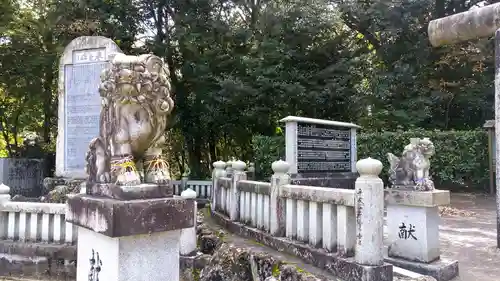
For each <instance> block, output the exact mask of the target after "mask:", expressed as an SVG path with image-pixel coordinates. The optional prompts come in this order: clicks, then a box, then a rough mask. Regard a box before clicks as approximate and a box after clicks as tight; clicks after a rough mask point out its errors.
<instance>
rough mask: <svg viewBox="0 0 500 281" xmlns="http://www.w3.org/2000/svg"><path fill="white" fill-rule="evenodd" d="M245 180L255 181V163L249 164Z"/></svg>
mask: <svg viewBox="0 0 500 281" xmlns="http://www.w3.org/2000/svg"><path fill="white" fill-rule="evenodd" d="M247 179H249V180H255V163H253V162H250V163H249V164H248V169H247Z"/></svg>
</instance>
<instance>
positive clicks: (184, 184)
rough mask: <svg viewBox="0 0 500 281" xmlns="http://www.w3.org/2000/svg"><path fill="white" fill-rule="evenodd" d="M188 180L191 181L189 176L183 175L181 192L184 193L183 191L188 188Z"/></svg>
mask: <svg viewBox="0 0 500 281" xmlns="http://www.w3.org/2000/svg"><path fill="white" fill-rule="evenodd" d="M188 181H189V177H188V176H186V175H183V176H182V178H181V193H182V191H184V190H186V189H187V188H188Z"/></svg>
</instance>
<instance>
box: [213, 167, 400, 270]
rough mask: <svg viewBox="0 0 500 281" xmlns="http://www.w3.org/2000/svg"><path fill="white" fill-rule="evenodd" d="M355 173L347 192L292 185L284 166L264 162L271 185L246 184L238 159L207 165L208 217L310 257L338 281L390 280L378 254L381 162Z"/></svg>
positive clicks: (381, 216) (387, 267) (381, 218)
mask: <svg viewBox="0 0 500 281" xmlns="http://www.w3.org/2000/svg"><path fill="white" fill-rule="evenodd" d="M356 167H357V170H358V171H359V173H360V175H361V176H360V177H359V178H358V180H356V184H355V185H356V188H355V190H349V189H340V188H326V187H316V186H302V185H292V184H290V183H291V179H290V176H289V174H288V170H289V168H290V165H289V164H288V163H287V162H284V161H276V162H274V163H273V164H272V170H273V175H272V177H271V182H258V181H251V180H247V179H246V172H245V168H246V164H245V163H244V162H242V161H238V160H232V161H230V162H229V163H224V162H222V161H218V162H215V163H214V171H213V188H214V192H213V194H214V196H213V198H212V206H213V208H212V212H213V214H214V218H216V219H217V220H218V221H219V222H220V223H222V224H223V225H224V226H225V227H227V228H228V229H229V230H230V231H234V232H236V233H238V234H241V235H244V236H249V237H250V238H253V239H256V240H257V241H258V242H261V243H264V244H266V245H268V246H271V247H274V248H276V249H278V250H282V249H284V250H285V251H288V252H290V253H291V254H295V255H299V256H301V257H303V258H304V259H308V260H309V259H310V257H314V259H313V260H312V261H313V263H314V264H315V265H317V266H320V267H324V268H328V269H330V270H331V271H334V272H333V273H334V274H336V275H338V276H339V277H340V278H345V279H346V280H392V267H391V266H390V265H387V264H384V256H383V248H384V247H383V221H384V186H383V182H382V180H381V179H380V178H379V177H378V174H379V173H380V172H381V170H382V164H381V163H380V161H378V160H374V159H364V160H361V161H358V163H357V166H356ZM365 236H366V237H365ZM280 237H281V238H280ZM308 257H309V258H308ZM352 257H354V258H352ZM341 268H344V269H345V270H341Z"/></svg>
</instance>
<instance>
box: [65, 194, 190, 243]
mask: <svg viewBox="0 0 500 281" xmlns="http://www.w3.org/2000/svg"><path fill="white" fill-rule="evenodd" d="M194 204H196V202H195V200H193V199H182V198H158V199H146V200H115V199H109V198H102V197H101V198H98V197H94V196H89V195H85V194H79V195H75V196H73V197H71V198H69V199H68V201H67V202H66V221H67V222H71V223H72V224H74V225H76V226H80V227H84V228H86V229H90V230H92V231H94V232H97V233H100V234H102V235H105V236H109V237H123V236H132V235H141V234H151V233H155V232H164V231H172V230H180V229H183V228H190V227H193V226H194Z"/></svg>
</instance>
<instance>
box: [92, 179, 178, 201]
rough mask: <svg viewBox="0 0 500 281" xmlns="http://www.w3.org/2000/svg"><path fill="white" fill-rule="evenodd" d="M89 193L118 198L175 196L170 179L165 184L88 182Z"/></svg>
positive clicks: (133, 198)
mask: <svg viewBox="0 0 500 281" xmlns="http://www.w3.org/2000/svg"><path fill="white" fill-rule="evenodd" d="M86 189H87V194H89V195H93V196H102V197H108V198H113V199H117V200H135V199H153V198H166V197H173V196H174V189H173V186H172V184H171V181H170V180H167V182H165V183H163V184H139V185H136V186H118V185H116V184H112V183H88V184H87V187H86Z"/></svg>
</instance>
